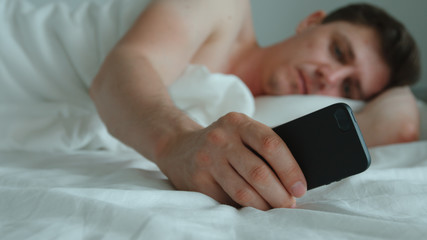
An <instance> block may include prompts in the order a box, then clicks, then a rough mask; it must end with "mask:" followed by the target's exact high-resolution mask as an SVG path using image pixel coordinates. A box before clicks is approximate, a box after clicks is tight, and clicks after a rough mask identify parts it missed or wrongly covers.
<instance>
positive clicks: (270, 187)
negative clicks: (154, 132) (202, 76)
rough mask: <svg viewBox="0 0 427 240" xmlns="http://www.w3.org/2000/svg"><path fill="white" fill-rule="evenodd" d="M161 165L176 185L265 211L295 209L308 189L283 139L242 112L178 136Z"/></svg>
mask: <svg viewBox="0 0 427 240" xmlns="http://www.w3.org/2000/svg"><path fill="white" fill-rule="evenodd" d="M250 148H251V149H253V150H255V151H256V152H258V153H259V154H260V155H261V156H262V157H263V158H264V159H265V160H266V161H267V162H268V163H269V164H270V166H271V168H270V167H269V166H268V165H267V164H266V163H265V162H264V161H263V160H262V159H260V158H259V157H257V156H256V155H255V154H254V153H253V152H252V151H251V150H250ZM157 163H158V165H159V167H160V169H161V170H162V171H163V172H164V173H165V174H166V175H167V176H168V178H169V179H170V180H171V182H172V183H173V184H174V185H175V187H176V188H177V189H180V190H191V191H198V192H201V193H204V194H207V195H209V196H211V197H212V198H214V199H216V200H217V201H219V202H221V203H225V204H230V205H236V203H237V204H238V205H240V206H251V207H255V208H258V209H262V210H268V209H270V208H272V207H273V208H281V207H294V206H295V198H294V197H301V196H302V195H304V194H305V192H306V188H307V187H306V186H307V184H306V181H305V178H304V175H303V174H302V171H301V169H300V168H299V166H298V164H297V162H296V161H295V159H294V158H293V156H292V154H291V153H290V151H289V150H288V148H287V147H286V144H285V143H284V142H283V141H282V139H281V138H280V137H279V136H278V135H276V134H275V133H274V131H273V130H272V129H271V128H269V127H267V126H265V125H263V124H261V123H259V122H257V121H255V120H253V119H251V118H249V117H247V116H246V115H244V114H240V113H229V114H227V115H225V116H224V117H222V118H220V119H219V120H218V121H217V122H215V123H213V124H212V125H210V126H209V127H207V128H204V129H200V130H197V131H192V132H188V133H185V134H181V135H180V136H177V137H176V138H175V139H173V140H171V141H170V143H169V144H167V147H166V148H165V151H164V152H163V154H162V155H161V156H160V158H159V161H157ZM273 169H274V171H273Z"/></svg>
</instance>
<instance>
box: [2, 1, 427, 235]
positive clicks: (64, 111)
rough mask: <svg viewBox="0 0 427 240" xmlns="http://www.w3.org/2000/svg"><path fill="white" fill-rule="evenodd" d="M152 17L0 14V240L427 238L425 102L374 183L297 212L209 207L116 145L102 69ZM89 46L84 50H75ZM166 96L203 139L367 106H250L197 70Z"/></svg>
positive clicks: (91, 9) (62, 4)
mask: <svg viewBox="0 0 427 240" xmlns="http://www.w3.org/2000/svg"><path fill="white" fill-rule="evenodd" d="M145 4H146V1H137V0H133V1H131V0H105V1H104V0H103V1H100V0H75V1H54V0H37V1H36V0H0V16H2V18H3V19H4V21H0V29H1V30H2V31H1V32H2V36H1V37H0V41H1V44H0V53H1V54H0V70H1V71H0V83H1V84H2V86H3V87H2V88H0V136H1V138H0V196H1V197H0V233H1V235H0V236H1V239H73V240H74V239H81V238H85V239H91V238H93V239H422V238H424V237H425V236H426V235H427V229H426V227H425V226H426V225H427V204H426V200H425V199H427V174H425V173H426V172H427V141H426V139H427V138H426V136H427V134H426V133H427V130H426V129H425V126H427V106H426V105H425V104H424V103H422V102H419V107H420V110H421V113H422V124H423V125H422V128H423V132H422V134H423V135H422V136H423V137H422V140H421V141H418V142H414V143H408V144H397V145H390V146H385V147H377V148H372V149H370V152H371V155H372V164H371V167H370V168H369V169H368V170H367V171H366V172H364V173H362V174H359V175H356V176H354V177H350V178H348V179H345V180H342V181H340V182H337V183H333V184H330V185H328V186H323V187H320V188H317V189H313V190H311V191H309V192H308V193H307V194H306V195H305V196H304V197H303V198H301V199H298V201H297V208H296V209H273V210H270V211H266V212H262V211H258V210H256V209H253V208H243V209H235V208H233V207H230V206H225V205H221V204H219V203H217V202H216V201H214V200H213V199H212V198H210V197H208V196H206V195H203V194H201V193H196V192H186V191H176V190H174V189H173V187H172V186H171V185H170V183H169V181H168V180H167V179H166V178H165V177H164V175H163V174H161V172H160V171H159V170H158V168H157V167H156V166H155V165H154V164H153V163H151V162H150V161H148V160H147V159H144V158H143V157H141V156H140V155H138V154H136V153H135V152H134V151H132V150H130V149H129V148H127V147H126V146H124V145H123V144H121V143H120V142H118V141H117V140H115V139H114V138H113V137H111V136H110V135H109V134H108V133H107V131H106V130H105V127H104V125H103V124H102V122H101V121H100V119H99V117H98V116H97V114H96V111H95V108H94V106H93V104H92V103H91V101H90V99H89V97H88V95H87V89H88V86H89V84H90V81H91V79H92V78H93V75H94V74H95V72H96V69H97V67H99V64H100V62H101V61H102V59H103V57H105V54H106V53H107V52H108V50H109V49H110V48H111V47H112V45H113V44H114V41H116V40H117V39H118V38H119V36H120V35H121V34H123V32H124V31H125V30H126V28H127V27H129V24H131V22H132V19H134V18H135V17H136V15H137V13H138V12H139V11H140V10H141V9H142V8H143V7H144V6H145ZM110 28H111V29H110ZM88 33H90V34H89V35H88ZM88 36H90V37H88ZM82 42H85V43H87V45H84V44H83V45H81V44H77V43H82ZM88 45H89V46H88ZM218 83H220V84H218ZM170 93H171V95H172V96H173V98H174V100H175V102H176V104H177V105H178V106H179V107H180V108H181V109H183V111H186V112H187V113H188V114H190V115H191V116H192V117H193V118H194V119H195V120H196V121H198V122H200V123H201V124H203V125H207V124H210V123H211V122H212V121H215V120H216V119H217V118H218V117H220V116H222V115H223V114H225V113H227V112H229V111H238V112H243V113H245V114H247V115H249V116H252V117H254V118H255V119H257V120H259V121H261V122H264V123H265V124H267V125H269V126H274V125H277V124H280V123H282V122H285V121H288V120H291V119H293V118H295V117H298V116H300V115H302V114H304V113H306V112H310V111H312V110H315V109H318V108H320V107H323V106H326V105H329V104H331V103H334V102H336V101H346V102H347V103H349V104H350V105H351V106H352V107H353V108H354V109H357V108H360V107H361V106H362V105H363V103H361V102H357V101H348V100H344V99H336V98H328V97H320V96H312V97H304V96H289V97H263V98H257V99H253V98H252V97H251V95H250V92H249V91H248V89H247V88H246V86H245V85H244V84H243V83H241V82H240V80H239V79H237V78H236V77H234V76H227V75H222V74H212V73H210V72H209V71H207V69H206V68H204V67H202V66H190V67H189V68H188V69H187V71H186V73H185V74H184V75H183V76H182V78H181V79H180V80H178V81H177V82H176V83H175V84H174V85H173V86H172V87H171V88H170ZM195 100H197V101H195ZM278 108H279V109H280V111H278V110H277V109H278Z"/></svg>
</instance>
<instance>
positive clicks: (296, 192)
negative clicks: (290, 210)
mask: <svg viewBox="0 0 427 240" xmlns="http://www.w3.org/2000/svg"><path fill="white" fill-rule="evenodd" d="M306 191H307V188H306V186H305V185H304V184H303V183H302V182H296V183H295V184H294V185H293V186H292V187H291V193H292V195H293V196H294V197H297V198H299V197H302V196H303V195H304V194H305V192H306Z"/></svg>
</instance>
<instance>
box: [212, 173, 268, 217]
mask: <svg viewBox="0 0 427 240" xmlns="http://www.w3.org/2000/svg"><path fill="white" fill-rule="evenodd" d="M215 175H216V176H215V177H216V179H217V181H218V184H219V185H220V186H221V187H222V189H223V190H224V191H225V192H226V193H227V194H228V195H229V196H230V197H231V198H232V199H233V200H234V201H235V202H236V203H238V204H239V205H240V206H244V207H247V206H250V207H254V208H257V209H260V210H268V209H271V206H270V205H269V204H268V203H267V202H266V201H265V200H264V199H263V197H261V195H260V194H259V193H258V192H257V191H256V190H255V189H254V188H253V187H252V186H250V185H249V184H248V183H247V182H246V181H245V180H244V179H242V177H241V176H240V175H239V174H238V173H237V172H236V171H235V170H234V169H233V168H232V167H231V166H230V165H228V167H226V168H222V171H218V172H217V173H216V174H215Z"/></svg>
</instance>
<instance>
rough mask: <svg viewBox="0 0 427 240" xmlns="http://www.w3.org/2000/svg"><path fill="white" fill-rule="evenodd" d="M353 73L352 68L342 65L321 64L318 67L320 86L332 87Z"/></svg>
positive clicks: (338, 84)
mask: <svg viewBox="0 0 427 240" xmlns="http://www.w3.org/2000/svg"><path fill="white" fill-rule="evenodd" d="M353 73H354V68H353V67H351V66H343V65H335V66H331V65H322V66H320V67H319V68H318V72H317V75H318V77H319V83H320V86H321V87H323V88H334V87H337V86H340V85H341V83H342V82H343V81H344V80H345V79H347V78H348V77H350V76H351V75H352V74H353Z"/></svg>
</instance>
